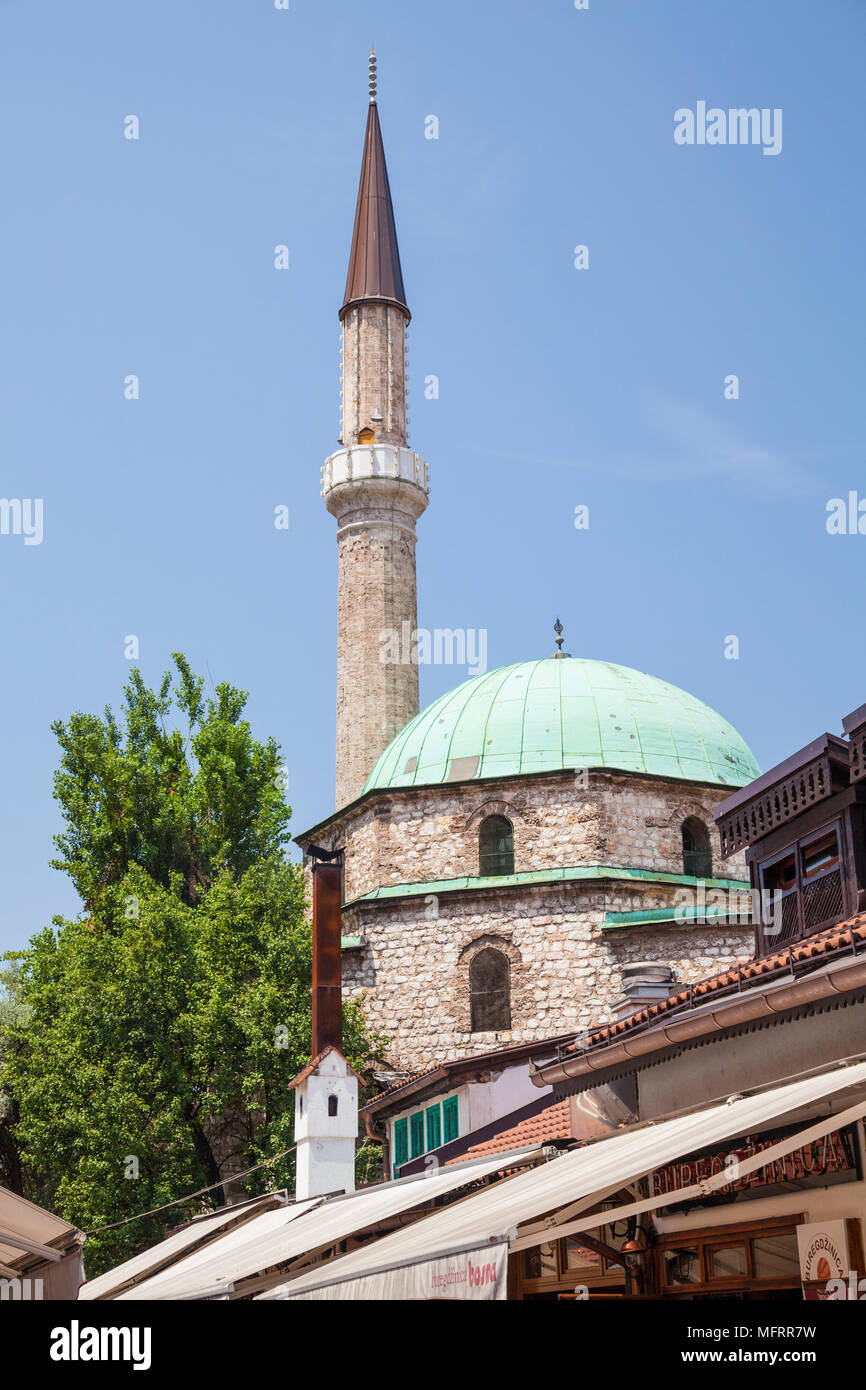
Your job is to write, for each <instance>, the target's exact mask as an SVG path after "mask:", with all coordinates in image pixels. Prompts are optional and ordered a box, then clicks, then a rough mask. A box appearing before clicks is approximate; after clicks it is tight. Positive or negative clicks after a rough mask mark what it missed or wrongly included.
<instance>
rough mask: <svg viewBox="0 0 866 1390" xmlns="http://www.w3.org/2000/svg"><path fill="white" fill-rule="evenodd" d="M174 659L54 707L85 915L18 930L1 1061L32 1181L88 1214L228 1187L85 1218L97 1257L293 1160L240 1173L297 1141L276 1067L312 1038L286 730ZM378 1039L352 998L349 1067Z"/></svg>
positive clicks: (284, 1079)
mask: <svg viewBox="0 0 866 1390" xmlns="http://www.w3.org/2000/svg"><path fill="white" fill-rule="evenodd" d="M175 663H176V667H177V672H178V677H179V679H178V682H177V686H176V687H175V686H174V683H173V681H172V679H171V678H170V677H166V678H164V680H163V682H162V684H161V686H160V688H159V690H158V691H157V692H153V691H150V690H148V689H147V688H146V687H145V685H144V683H143V682H142V680H141V678H140V676H139V675H138V673H137V672H136V673H134V675H133V677H132V679H131V681H130V682H129V685H128V686H127V689H126V692H125V714H124V720H123V723H122V724H119V723H117V722H116V721H115V720H114V718H113V716H112V715H111V712H110V711H108V710H107V711H106V713H105V717H104V719H101V720H100V719H95V718H93V717H91V716H86V715H81V714H76V715H74V716H73V718H72V719H71V720H70V721H69V723H68V724H62V723H58V724H57V725H56V726H55V730H56V732H57V735H58V738H59V740H60V743H61V747H62V749H63V755H62V760H61V766H60V769H59V771H58V774H57V778H56V784H55V794H56V796H57V799H58V801H59V802H60V807H61V810H62V813H63V816H64V819H65V822H66V826H65V829H64V832H63V834H61V835H60V836H58V837H57V845H58V849H59V850H60V853H61V858H59V859H58V860H57V861H56V862H57V864H58V866H59V867H62V868H64V869H65V870H66V871H67V872H68V873H69V874H70V876H71V877H72V879H73V881H74V883H75V884H76V887H77V888H78V891H79V893H80V894H81V896H82V898H83V900H84V904H85V915H83V916H82V919H81V920H78V921H63V920H61V919H59V918H57V919H55V921H54V924H53V927H52V928H47V929H46V930H44V931H43V932H42V933H40V934H39V935H38V936H37V937H35V938H34V939H33V941H32V942H31V949H30V951H29V952H28V953H27V955H26V958H25V960H24V961H23V964H22V968H21V972H20V977H19V980H18V997H19V999H20V1001H21V1002H22V1003H23V1005H24V1006H25V1007H24V1009H23V1012H22V1013H21V1015H20V1016H18V1017H16V1018H15V1019H14V1020H10V1021H9V1024H8V1026H7V1029H6V1037H7V1047H6V1052H5V1060H3V1061H2V1066H3V1079H4V1084H5V1086H6V1087H7V1089H8V1092H9V1094H10V1096H11V1098H12V1101H13V1102H14V1105H15V1106H16V1107H17V1116H16V1120H15V1123H14V1134H15V1138H16V1141H17V1143H18V1145H19V1146H20V1149H21V1152H22V1155H23V1171H24V1175H25V1181H26V1183H27V1185H28V1190H29V1191H30V1192H31V1193H32V1194H33V1195H34V1196H36V1200H42V1201H45V1202H46V1204H47V1205H49V1206H51V1207H52V1208H53V1209H54V1210H56V1211H57V1212H58V1213H60V1214H61V1215H63V1216H64V1217H66V1218H67V1219H68V1220H70V1221H73V1222H74V1223H75V1224H77V1225H79V1226H81V1227H83V1228H84V1229H89V1230H94V1229H95V1228H98V1227H102V1226H107V1225H109V1224H111V1223H113V1222H117V1221H121V1220H123V1218H124V1217H127V1216H131V1215H136V1214H137V1213H140V1212H142V1211H144V1210H146V1209H150V1208H152V1207H156V1206H160V1205H162V1204H163V1203H165V1202H170V1201H173V1200H174V1199H175V1198H177V1197H179V1196H181V1195H184V1194H187V1193H190V1192H192V1191H194V1190H195V1189H197V1188H199V1187H202V1186H205V1185H210V1184H211V1183H219V1184H220V1186H219V1187H218V1188H217V1190H216V1191H215V1192H214V1193H213V1194H211V1196H209V1197H208V1198H205V1199H195V1200H194V1202H193V1203H192V1206H191V1207H186V1208H183V1207H175V1208H173V1210H172V1211H171V1212H169V1213H167V1214H163V1215H157V1216H154V1217H149V1218H146V1219H144V1220H137V1221H135V1222H132V1223H130V1224H128V1225H122V1226H119V1227H118V1228H117V1229H115V1230H111V1231H105V1232H103V1233H102V1234H98V1235H94V1236H92V1237H91V1238H90V1239H89V1240H88V1244H87V1247H86V1250H85V1257H86V1267H87V1270H88V1274H89V1275H93V1274H96V1273H98V1272H99V1271H100V1270H102V1269H104V1268H110V1267H111V1266H112V1265H113V1264H116V1263H117V1262H118V1261H119V1260H122V1259H125V1258H128V1256H129V1255H131V1254H133V1253H135V1252H136V1251H137V1250H139V1249H141V1248H143V1247H145V1246H147V1245H149V1244H151V1243H153V1241H154V1240H157V1239H160V1238H161V1236H162V1234H163V1232H164V1229H165V1226H166V1225H167V1224H168V1225H171V1224H176V1223H177V1222H178V1221H180V1220H182V1219H184V1218H185V1217H187V1216H189V1215H190V1214H191V1211H192V1210H202V1209H204V1208H206V1207H208V1206H210V1205H216V1204H220V1203H221V1202H223V1201H224V1200H225V1199H226V1197H227V1196H233V1195H238V1193H239V1192H241V1191H243V1192H259V1191H264V1190H269V1189H270V1188H273V1187H278V1186H292V1185H293V1181H294V1161H293V1157H292V1156H291V1155H289V1156H288V1157H287V1158H280V1159H278V1161H276V1162H274V1163H270V1164H269V1165H268V1166H267V1167H264V1168H260V1169H259V1170H258V1171H257V1172H256V1173H254V1174H252V1175H250V1176H249V1177H247V1178H243V1177H240V1178H239V1177H237V1176H236V1175H237V1174H238V1173H240V1172H241V1170H244V1169H246V1168H248V1167H252V1166H253V1165H257V1164H261V1163H262V1162H263V1161H264V1160H267V1159H271V1158H273V1157H274V1156H275V1155H279V1154H281V1153H282V1152H283V1150H285V1149H287V1148H289V1147H290V1146H291V1145H292V1142H293V1116H294V1097H293V1092H291V1091H290V1090H289V1082H290V1081H291V1080H292V1078H293V1077H294V1076H295V1075H296V1074H297V1072H298V1071H299V1070H300V1069H301V1068H302V1067H303V1066H304V1065H305V1064H306V1062H307V1061H308V1060H309V1056H310V985H311V944H310V930H309V924H308V922H307V921H306V918H305V902H304V889H303V876H302V871H301V869H300V867H299V866H297V865H293V864H291V863H289V862H288V861H287V860H286V858H285V855H284V851H283V845H284V843H285V841H286V839H287V835H286V829H285V827H286V824H287V821H288V818H289V814H290V812H289V810H288V808H287V807H286V805H285V802H284V800H283V794H282V789H281V777H280V762H279V750H278V748H277V746H276V744H275V743H273V741H270V742H268V743H267V744H260V743H257V742H256V741H255V739H254V738H253V736H252V733H251V731H250V728H249V725H248V724H247V723H246V722H245V721H244V720H243V718H242V714H243V710H244V705H245V700H246V697H245V695H244V694H243V693H242V692H239V691H237V690H234V689H232V688H231V687H229V686H225V685H223V686H220V687H218V689H217V691H216V693H215V696H214V698H213V699H210V700H207V701H206V700H205V699H204V697H203V693H202V683H201V681H197V680H196V679H194V678H193V676H192V675H191V673H190V671H189V668H188V666H187V664H186V662H185V661H184V659H183V658H182V657H179V656H178V657H175ZM175 711H179V712H180V714H181V715H182V716H183V719H184V722H185V724H186V728H185V730H184V731H183V732H182V731H180V730H178V729H176V728H172V727H171V719H172V716H173V714H174V713H175ZM380 1041H381V1040H376V1039H371V1038H368V1036H367V1035H366V1032H365V1029H364V1023H363V1018H362V1016H361V1013H360V1010H359V1009H358V1007H357V1006H356V1005H353V1004H351V1003H348V1004H347V1005H346V1008H345V1010H344V1046H345V1051H346V1055H347V1056H348V1058H349V1060H350V1062H351V1063H352V1065H353V1066H354V1067H355V1068H356V1070H363V1069H364V1068H365V1067H368V1066H369V1065H370V1064H371V1062H372V1060H373V1059H374V1058H375V1057H376V1055H377V1054H378V1050H379V1042H380Z"/></svg>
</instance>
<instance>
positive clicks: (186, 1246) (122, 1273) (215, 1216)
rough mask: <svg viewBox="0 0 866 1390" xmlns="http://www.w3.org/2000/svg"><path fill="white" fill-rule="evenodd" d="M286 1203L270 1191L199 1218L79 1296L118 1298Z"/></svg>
mask: <svg viewBox="0 0 866 1390" xmlns="http://www.w3.org/2000/svg"><path fill="white" fill-rule="evenodd" d="M286 1204H287V1199H286V1197H285V1194H280V1193H276V1192H269V1193H266V1194H265V1195H264V1196H263V1197H255V1198H253V1199H252V1200H251V1201H249V1202H238V1203H237V1204H236V1205H235V1206H231V1207H223V1208H222V1209H221V1210H220V1211H216V1212H212V1213H211V1214H209V1215H207V1216H199V1217H196V1218H195V1220H194V1221H191V1222H190V1223H189V1225H187V1226H184V1228H183V1230H180V1231H175V1232H174V1233H173V1234H172V1235H170V1236H167V1237H166V1239H165V1240H161V1241H160V1242H159V1244H158V1245H151V1246H150V1248H149V1249H148V1250H143V1251H142V1252H141V1254H140V1255H133V1257H132V1259H131V1260H125V1261H124V1262H123V1264H122V1265H117V1266H116V1267H115V1268H114V1269H110V1270H109V1271H108V1272H107V1273H106V1274H100V1275H98V1276H97V1277H96V1278H95V1279H90V1280H88V1282H87V1283H86V1284H83V1285H82V1287H81V1290H80V1291H79V1294H78V1297H79V1299H81V1300H82V1301H83V1302H88V1301H91V1302H92V1301H95V1300H96V1299H102V1298H112V1297H116V1296H117V1294H118V1293H119V1292H120V1290H122V1289H124V1288H126V1287H127V1286H128V1285H130V1284H134V1283H140V1282H141V1281H142V1280H143V1279H147V1278H149V1277H150V1276H151V1275H153V1274H156V1272H157V1271H158V1270H161V1269H165V1267H166V1266H167V1265H174V1264H176V1263H177V1262H178V1260H181V1259H183V1258H184V1256H185V1255H190V1254H192V1252H193V1251H194V1250H199V1249H201V1247H202V1246H204V1245H209V1244H210V1242H211V1241H212V1240H214V1239H215V1238H216V1237H217V1236H219V1235H221V1234H223V1233H225V1232H228V1231H229V1230H231V1229H232V1228H236V1227H238V1226H242V1225H244V1224H245V1223H246V1222H248V1221H251V1220H252V1219H253V1218H254V1217H256V1216H261V1215H262V1213H263V1212H265V1211H268V1210H269V1209H271V1208H273V1207H280V1208H282V1209H283V1210H285V1209H286ZM300 1205H301V1210H302V1211H309V1209H310V1205H311V1203H309V1202H304V1203H302V1204H300ZM291 1210H292V1212H293V1214H294V1215H295V1216H299V1215H301V1211H299V1210H298V1204H295V1203H293V1204H292V1207H291Z"/></svg>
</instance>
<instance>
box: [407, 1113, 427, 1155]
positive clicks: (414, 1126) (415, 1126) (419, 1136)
mask: <svg viewBox="0 0 866 1390" xmlns="http://www.w3.org/2000/svg"><path fill="white" fill-rule="evenodd" d="M409 1127H410V1134H411V1139H412V1157H413V1158H420V1156H421V1154H423V1152H424V1112H423V1110H419V1111H418V1114H417V1115H413V1116H412V1117H411V1118H410V1121H409Z"/></svg>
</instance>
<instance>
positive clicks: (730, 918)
mask: <svg viewBox="0 0 866 1390" xmlns="http://www.w3.org/2000/svg"><path fill="white" fill-rule="evenodd" d="M747 886H748V885H746V884H744V885H743V887H744V888H746V887H747ZM743 915H744V914H743V913H740V912H733V911H730V910H729V909H728V908H725V907H713V906H704V907H650V908H644V909H643V910H642V911H640V912H606V913H605V915H604V921H603V922H602V924H601V929H602V931H621V930H622V929H623V928H624V927H650V926H653V925H654V924H655V923H658V922H673V923H674V924H675V925H677V924H679V923H681V922H691V921H694V920H695V919H696V918H697V919H700V920H701V921H703V920H704V919H705V918H708V919H710V920H711V921H713V922H718V921H724V922H734V923H735V924H736V925H739V926H743V927H748V926H751V924H752V915H751V908H750V910H749V913H748V920H747V921H743V920H741V919H742V917H743Z"/></svg>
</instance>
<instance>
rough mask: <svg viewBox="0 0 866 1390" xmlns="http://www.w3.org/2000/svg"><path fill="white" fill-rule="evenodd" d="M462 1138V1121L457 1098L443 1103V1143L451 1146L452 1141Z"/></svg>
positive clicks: (453, 1097) (451, 1098)
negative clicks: (459, 1115)
mask: <svg viewBox="0 0 866 1390" xmlns="http://www.w3.org/2000/svg"><path fill="white" fill-rule="evenodd" d="M459 1138H460V1121H459V1117H458V1110H457V1097H456V1096H451V1097H450V1099H448V1100H446V1101H443V1102H442V1142H443V1143H444V1144H450V1142H451V1140H452V1139H459Z"/></svg>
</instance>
